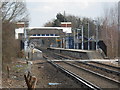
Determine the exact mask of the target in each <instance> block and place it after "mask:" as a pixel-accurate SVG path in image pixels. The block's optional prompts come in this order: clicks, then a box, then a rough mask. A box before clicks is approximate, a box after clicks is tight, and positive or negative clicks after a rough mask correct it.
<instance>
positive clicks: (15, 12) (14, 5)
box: [1, 2, 28, 23]
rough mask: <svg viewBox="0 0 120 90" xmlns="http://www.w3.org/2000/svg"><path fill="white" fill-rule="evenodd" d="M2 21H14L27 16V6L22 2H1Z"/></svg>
mask: <svg viewBox="0 0 120 90" xmlns="http://www.w3.org/2000/svg"><path fill="white" fill-rule="evenodd" d="M1 9H2V22H3V23H4V22H5V21H8V22H16V21H19V20H21V19H23V18H28V12H27V8H26V5H25V3H24V2H2V7H1Z"/></svg>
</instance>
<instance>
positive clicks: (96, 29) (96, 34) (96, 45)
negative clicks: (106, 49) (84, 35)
mask: <svg viewBox="0 0 120 90" xmlns="http://www.w3.org/2000/svg"><path fill="white" fill-rule="evenodd" d="M96 50H98V22H97V21H96Z"/></svg>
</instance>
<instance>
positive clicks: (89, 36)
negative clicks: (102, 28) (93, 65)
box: [88, 22, 90, 50]
mask: <svg viewBox="0 0 120 90" xmlns="http://www.w3.org/2000/svg"><path fill="white" fill-rule="evenodd" d="M89 33H90V29H89V22H88V50H90V42H89V37H90V36H89Z"/></svg>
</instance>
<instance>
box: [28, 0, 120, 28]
mask: <svg viewBox="0 0 120 90" xmlns="http://www.w3.org/2000/svg"><path fill="white" fill-rule="evenodd" d="M118 1H119V0H105V1H103V0H96V1H95V0H92V1H91V2H88V0H83V1H80V0H39V1H38V0H34V1H33V0H29V1H28V0H27V8H28V11H29V14H30V27H41V26H43V25H44V24H45V23H46V22H48V21H51V20H52V19H55V18H56V14H57V13H62V14H63V13H64V11H65V12H66V15H69V14H71V15H75V16H78V17H89V18H92V19H95V18H96V17H101V16H102V15H103V12H104V9H105V8H109V7H112V6H114V5H115V3H117V2H118Z"/></svg>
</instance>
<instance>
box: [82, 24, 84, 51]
mask: <svg viewBox="0 0 120 90" xmlns="http://www.w3.org/2000/svg"><path fill="white" fill-rule="evenodd" d="M83 34H84V33H83V25H82V50H83V49H84V41H83V40H84V37H83Z"/></svg>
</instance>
